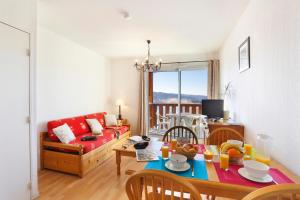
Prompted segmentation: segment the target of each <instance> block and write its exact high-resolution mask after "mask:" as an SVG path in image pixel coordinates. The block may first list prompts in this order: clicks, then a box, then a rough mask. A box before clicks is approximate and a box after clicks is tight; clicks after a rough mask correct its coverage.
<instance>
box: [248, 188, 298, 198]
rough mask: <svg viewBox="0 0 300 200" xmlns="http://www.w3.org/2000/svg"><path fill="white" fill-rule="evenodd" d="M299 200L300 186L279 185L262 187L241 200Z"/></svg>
mask: <svg viewBox="0 0 300 200" xmlns="http://www.w3.org/2000/svg"><path fill="white" fill-rule="evenodd" d="M271 199H272V200H273V199H274V200H299V199H300V184H281V185H271V186H268V187H264V188H261V189H258V190H255V191H254V192H251V193H250V194H248V195H247V196H245V197H244V198H243V199H242V200H271Z"/></svg>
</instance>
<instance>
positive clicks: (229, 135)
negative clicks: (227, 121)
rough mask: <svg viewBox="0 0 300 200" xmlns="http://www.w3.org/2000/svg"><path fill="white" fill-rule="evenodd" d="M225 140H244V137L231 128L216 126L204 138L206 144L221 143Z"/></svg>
mask: <svg viewBox="0 0 300 200" xmlns="http://www.w3.org/2000/svg"><path fill="white" fill-rule="evenodd" d="M227 140H239V141H242V142H244V137H243V136H242V135H241V134H240V133H239V132H237V131H236V130H234V129H232V128H226V127H222V128H217V129H215V130H213V131H212V132H211V133H210V134H209V135H208V137H207V139H206V144H207V145H218V146H219V145H221V144H222V143H223V142H226V141H227Z"/></svg>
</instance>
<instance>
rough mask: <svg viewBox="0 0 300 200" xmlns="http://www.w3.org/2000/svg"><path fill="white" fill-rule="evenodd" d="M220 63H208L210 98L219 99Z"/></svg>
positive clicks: (216, 61) (214, 61)
mask: <svg viewBox="0 0 300 200" xmlns="http://www.w3.org/2000/svg"><path fill="white" fill-rule="evenodd" d="M219 86H220V61H219V60H210V61H209V62H208V98H209V99H218V98H219V90H220V87H219Z"/></svg>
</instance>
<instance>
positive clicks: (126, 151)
mask: <svg viewBox="0 0 300 200" xmlns="http://www.w3.org/2000/svg"><path fill="white" fill-rule="evenodd" d="M162 145H163V142H161V141H153V142H150V143H149V145H148V147H147V148H150V149H152V150H154V151H155V152H157V153H158V154H160V148H161V146H162ZM113 150H114V151H115V152H116V164H117V175H118V176H119V175H120V174H121V160H122V156H127V157H134V158H135V157H136V151H135V148H134V147H133V144H130V143H128V144H124V145H122V146H117V147H115V148H114V149H113Z"/></svg>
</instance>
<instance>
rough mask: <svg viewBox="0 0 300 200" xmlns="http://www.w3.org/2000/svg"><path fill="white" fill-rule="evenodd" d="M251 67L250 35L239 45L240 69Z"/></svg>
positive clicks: (244, 69)
mask: <svg viewBox="0 0 300 200" xmlns="http://www.w3.org/2000/svg"><path fill="white" fill-rule="evenodd" d="M247 69H250V37H247V39H246V40H245V41H244V42H243V43H242V44H241V45H240V46H239V71H240V72H243V71H246V70H247Z"/></svg>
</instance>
